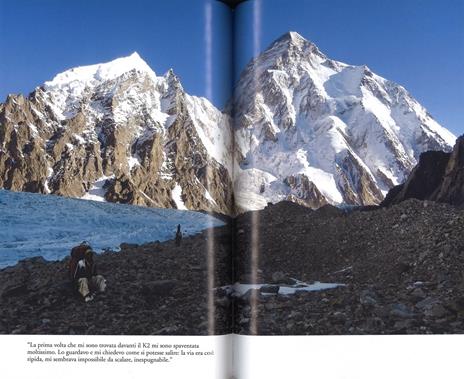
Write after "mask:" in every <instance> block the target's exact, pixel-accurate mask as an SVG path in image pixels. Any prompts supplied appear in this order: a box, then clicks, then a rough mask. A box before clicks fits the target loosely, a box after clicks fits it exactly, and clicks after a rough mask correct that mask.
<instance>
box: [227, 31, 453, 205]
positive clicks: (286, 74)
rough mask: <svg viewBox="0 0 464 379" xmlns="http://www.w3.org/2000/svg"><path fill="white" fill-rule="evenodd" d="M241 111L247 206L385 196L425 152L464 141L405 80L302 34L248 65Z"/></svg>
mask: <svg viewBox="0 0 464 379" xmlns="http://www.w3.org/2000/svg"><path fill="white" fill-rule="evenodd" d="M234 111H235V120H234V123H235V128H236V136H235V141H236V147H237V149H236V157H237V160H238V163H239V165H238V167H237V168H236V170H235V181H236V182H235V189H236V191H235V196H236V199H237V203H238V206H239V207H240V208H242V209H261V208H263V207H264V206H266V204H267V203H268V202H273V203H275V202H278V201H281V200H291V201H295V202H297V203H300V204H304V205H307V206H310V207H313V208H316V207H319V206H321V205H324V204H327V203H330V204H342V203H346V204H357V205H367V204H378V203H380V202H381V201H382V200H383V198H384V196H385V195H386V193H387V192H388V190H389V189H390V188H391V187H393V186H394V185H397V184H399V183H402V182H403V181H404V180H405V179H406V178H407V176H408V174H409V173H410V171H411V170H412V169H413V167H414V166H415V164H416V162H417V160H418V158H419V155H420V154H421V153H422V152H424V151H428V150H444V151H449V150H450V149H451V147H452V146H453V144H454V142H455V136H454V135H452V134H451V133H450V132H449V131H447V130H446V129H444V128H443V127H442V126H440V125H439V124H438V123H437V122H436V121H435V120H434V119H433V118H432V116H431V115H430V114H429V113H428V112H427V111H426V110H425V109H424V107H423V106H421V105H420V104H419V103H418V102H417V101H416V100H415V99H414V98H413V97H412V96H411V95H410V94H409V93H408V92H407V91H406V90H405V89H404V88H403V87H401V86H400V85H398V84H396V83H393V82H391V81H389V80H387V79H384V78H382V77H380V76H378V75H376V74H375V73H373V72H372V71H371V70H370V69H369V68H368V67H367V66H352V65H348V64H345V63H342V62H338V61H335V60H332V59H330V58H328V57H327V56H326V55H324V54H323V53H322V52H321V51H320V50H319V49H318V48H317V46H315V45H314V44H313V43H311V42H310V41H307V40H306V39H304V38H303V37H302V36H300V35H299V34H298V33H295V32H290V33H287V34H285V35H283V36H282V37H281V38H280V39H278V40H277V41H275V42H274V43H273V44H272V45H271V46H270V47H269V48H268V49H267V50H266V51H264V52H263V53H262V54H261V55H259V56H258V57H257V58H256V59H254V60H253V61H252V62H250V63H249V64H248V66H247V67H246V68H245V70H244V72H243V73H242V75H241V77H240V80H239V82H238V85H237V89H236V94H235V109H234Z"/></svg>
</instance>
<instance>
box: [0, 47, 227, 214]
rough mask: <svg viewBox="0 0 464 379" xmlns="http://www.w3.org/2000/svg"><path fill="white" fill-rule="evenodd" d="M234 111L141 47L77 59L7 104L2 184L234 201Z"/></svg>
mask: <svg viewBox="0 0 464 379" xmlns="http://www.w3.org/2000/svg"><path fill="white" fill-rule="evenodd" d="M232 154H233V147H232V136H231V128H230V125H229V119H228V116H226V115H224V114H223V113H222V112H220V111H219V110H217V109H216V108H215V107H214V106H213V105H212V104H211V103H210V102H209V101H208V100H206V99H203V98H197V97H194V96H190V95H188V94H186V93H185V91H184V90H183V88H182V85H181V83H180V82H179V80H178V78H177V77H176V75H175V74H174V73H173V72H172V71H169V72H168V73H166V74H165V75H163V76H157V75H156V74H155V73H154V72H153V70H152V69H151V68H150V67H149V66H148V65H147V64H146V63H145V62H144V61H143V60H142V58H140V56H139V55H138V54H137V53H133V54H132V55H130V56H128V57H124V58H119V59H116V60H114V61H111V62H109V63H104V64H97V65H91V66H85V67H77V68H73V69H70V70H67V71H65V72H63V73H60V74H58V75H56V76H55V78H53V80H51V81H48V82H45V83H44V85H43V86H41V87H38V88H36V89H35V91H34V92H32V93H31V94H30V95H29V97H27V98H25V97H23V96H22V95H10V96H8V98H7V100H6V102H5V103H4V104H0V188H4V189H12V190H16V191H30V192H39V193H53V194H58V195H65V196H71V197H78V198H85V199H93V200H107V201H113V202H121V203H130V204H142V205H148V206H158V207H167V208H169V207H173V208H179V209H193V210H213V211H217V212H222V213H230V212H231V209H232V178H231V175H230V172H231V162H232V159H231V156H232Z"/></svg>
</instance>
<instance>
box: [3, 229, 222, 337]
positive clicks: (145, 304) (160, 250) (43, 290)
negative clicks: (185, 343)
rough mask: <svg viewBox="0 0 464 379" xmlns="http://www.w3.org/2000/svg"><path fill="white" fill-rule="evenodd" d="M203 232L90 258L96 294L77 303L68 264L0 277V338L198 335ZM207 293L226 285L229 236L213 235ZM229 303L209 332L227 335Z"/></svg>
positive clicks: (20, 267)
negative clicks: (101, 286) (99, 278)
mask: <svg viewBox="0 0 464 379" xmlns="http://www.w3.org/2000/svg"><path fill="white" fill-rule="evenodd" d="M207 233H208V231H204V232H203V233H200V234H197V235H195V236H192V237H187V238H184V239H183V241H182V246H180V247H178V246H176V244H175V241H174V240H172V241H167V242H164V243H158V242H154V243H150V244H146V245H140V246H138V245H134V244H122V245H121V251H120V252H117V253H114V252H110V251H108V252H104V253H102V254H99V255H97V257H96V262H97V264H98V267H99V272H100V273H101V274H102V275H103V276H104V277H105V278H106V280H107V289H106V292H104V293H98V294H96V296H95V298H94V300H93V301H91V302H88V303H85V302H83V301H82V299H80V298H79V296H78V294H77V291H74V290H73V288H72V287H71V284H70V282H69V279H68V271H67V270H68V260H67V259H65V260H62V261H56V262H48V261H45V260H44V259H43V258H32V259H27V260H23V261H20V262H19V263H18V264H17V265H15V266H13V267H7V268H5V269H3V270H0V333H4V334H126V335H127V334H131V335H132V334H154V335H160V334H169V335H204V334H208V333H209V331H210V326H211V324H210V321H211V320H208V308H207V307H208V301H209V299H208V294H209V292H208V275H207V272H208V271H207V267H208V255H207V251H208V250H207V240H206V236H207ZM213 233H214V238H215V239H216V241H217V242H216V244H215V262H214V266H215V278H216V280H215V283H214V286H215V287H220V286H224V285H226V284H229V283H230V267H231V265H230V264H228V262H229V261H230V259H229V258H230V246H231V242H230V237H231V233H230V229H229V228H228V227H220V228H215V229H214V232H213ZM230 307H231V304H230V302H227V301H226V302H225V301H223V300H222V301H219V302H216V306H215V312H214V324H215V326H214V331H215V333H217V334H224V333H228V332H229V331H230V330H231V326H230V314H231V312H230V311H229V308H230Z"/></svg>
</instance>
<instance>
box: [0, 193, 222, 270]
mask: <svg viewBox="0 0 464 379" xmlns="http://www.w3.org/2000/svg"><path fill="white" fill-rule="evenodd" d="M177 224H181V225H182V231H183V233H184V235H192V234H196V233H198V232H200V231H202V230H203V229H206V228H209V227H215V226H220V225H223V224H224V223H223V222H222V221H220V220H218V219H216V218H214V217H211V216H209V215H206V214H203V213H200V212H193V211H180V210H177V209H157V208H144V207H137V206H132V205H123V204H112V203H103V202H97V201H88V200H76V199H69V198H64V197H59V196H53V195H39V194H33V193H22V192H11V191H4V190H0V267H5V266H10V265H14V264H15V263H16V262H18V261H19V260H21V259H24V258H29V257H33V256H43V257H44V258H45V259H48V260H58V259H62V258H63V257H65V256H66V255H68V254H69V251H70V249H71V248H72V247H73V246H76V245H77V244H79V243H80V242H82V241H84V240H85V241H88V242H89V243H90V244H91V245H92V247H93V248H94V249H95V250H96V251H102V250H104V249H107V248H111V249H116V250H117V249H118V247H119V245H120V244H121V243H122V242H126V243H139V244H140V243H144V242H151V241H156V240H159V241H165V240H168V239H172V238H173V237H174V235H175V232H176V227H177Z"/></svg>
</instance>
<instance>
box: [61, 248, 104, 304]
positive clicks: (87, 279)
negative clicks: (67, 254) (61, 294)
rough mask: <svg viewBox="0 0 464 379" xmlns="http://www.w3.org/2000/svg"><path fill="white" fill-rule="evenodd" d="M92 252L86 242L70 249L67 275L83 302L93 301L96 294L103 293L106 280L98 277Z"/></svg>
mask: <svg viewBox="0 0 464 379" xmlns="http://www.w3.org/2000/svg"><path fill="white" fill-rule="evenodd" d="M94 255H95V253H94V251H93V250H92V248H91V247H90V245H89V244H88V243H86V242H83V243H81V244H80V245H79V246H76V247H74V248H72V250H71V260H70V264H69V275H70V278H71V281H72V283H73V284H74V286H75V287H76V288H77V290H78V292H79V293H80V294H81V296H82V297H83V299H84V301H85V302H88V301H91V300H93V296H94V294H95V293H96V292H104V291H105V289H106V280H105V278H104V277H103V276H101V275H98V273H97V265H96V263H95V262H94Z"/></svg>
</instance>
